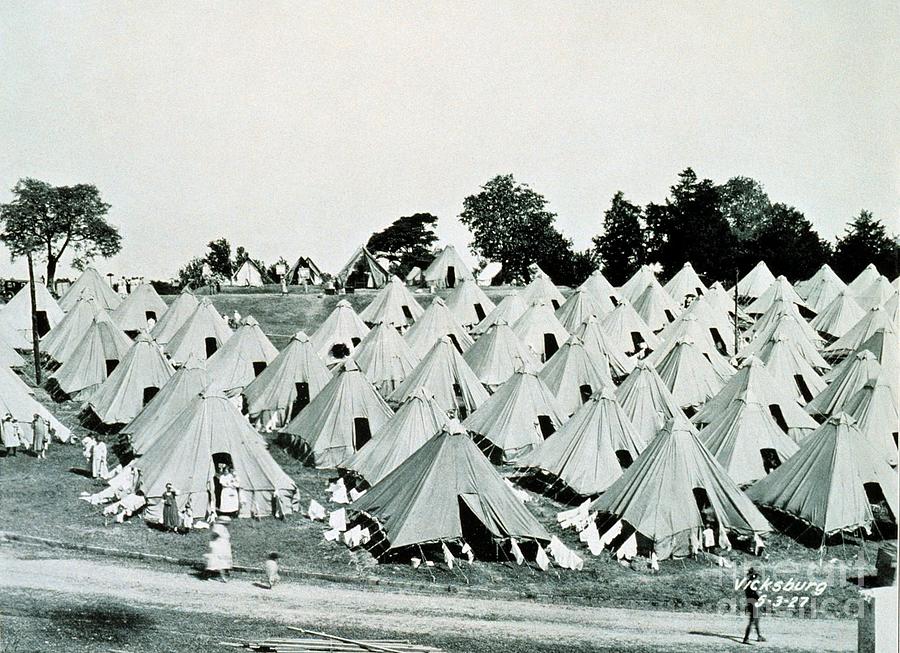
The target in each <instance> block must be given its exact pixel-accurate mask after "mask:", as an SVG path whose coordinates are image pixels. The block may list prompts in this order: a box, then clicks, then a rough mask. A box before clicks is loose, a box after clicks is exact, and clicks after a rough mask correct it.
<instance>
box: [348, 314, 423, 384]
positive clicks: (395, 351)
mask: <svg viewBox="0 0 900 653" xmlns="http://www.w3.org/2000/svg"><path fill="white" fill-rule="evenodd" d="M351 359H352V360H354V361H356V364H357V365H359V367H360V369H361V370H362V371H363V373H365V375H366V377H367V378H368V379H369V381H371V383H372V385H374V386H375V389H376V390H378V392H379V393H380V394H381V396H382V397H387V396H388V395H389V394H391V393H392V392H393V391H394V389H395V388H396V387H397V386H399V385H400V384H401V383H402V382H403V379H405V378H406V377H407V376H408V375H409V374H410V372H412V371H413V370H414V369H415V367H416V365H418V364H419V357H418V356H417V355H416V354H415V352H413V351H412V350H411V349H410V348H409V345H407V344H406V341H405V340H403V337H402V336H401V335H400V334H399V333H397V329H396V328H395V327H394V325H392V324H386V323H381V324H377V325H375V327H374V328H373V329H372V330H371V331H369V334H368V335H367V336H366V337H365V338H363V340H362V342H360V343H359V347H357V348H356V350H355V351H354V352H353V355H352V356H351Z"/></svg>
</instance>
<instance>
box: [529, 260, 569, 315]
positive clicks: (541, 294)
mask: <svg viewBox="0 0 900 653" xmlns="http://www.w3.org/2000/svg"><path fill="white" fill-rule="evenodd" d="M521 293H522V300H523V301H524V302H525V305H526V306H531V305H533V304H544V303H546V304H549V305H550V306H552V307H553V308H552V310H553V311H555V310H557V309H558V308H559V307H560V306H562V305H563V302H565V301H566V298H565V297H563V295H562V293H561V292H559V290H558V289H557V287H556V286H554V285H553V281H552V280H551V279H550V277H548V276H547V275H546V274H545V273H544V272H542V271H541V270H540V269H538V272H537V274H535V275H534V278H533V279H532V280H531V283H529V284H528V285H527V286H525V287H524V288H523V289H522V290H521Z"/></svg>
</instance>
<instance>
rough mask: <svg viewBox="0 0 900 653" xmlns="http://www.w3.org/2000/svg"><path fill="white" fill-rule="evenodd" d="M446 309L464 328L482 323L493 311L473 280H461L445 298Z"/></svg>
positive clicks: (485, 296) (489, 302) (492, 303)
mask: <svg viewBox="0 0 900 653" xmlns="http://www.w3.org/2000/svg"><path fill="white" fill-rule="evenodd" d="M447 308H449V309H450V312H451V313H453V315H454V316H455V317H456V321H457V322H459V323H460V324H461V325H463V326H464V327H466V328H469V327H472V326H474V325H476V324H478V323H480V322H483V321H484V320H485V319H486V317H487V315H488V314H489V313H492V312H493V310H494V302H492V301H491V300H490V299H489V298H488V296H487V295H485V294H484V291H483V290H482V289H481V288H479V287H478V284H477V283H475V281H474V280H473V279H463V280H462V281H461V282H460V283H459V284H457V286H456V288H455V289H454V290H453V292H451V293H450V295H449V296H448V297H447Z"/></svg>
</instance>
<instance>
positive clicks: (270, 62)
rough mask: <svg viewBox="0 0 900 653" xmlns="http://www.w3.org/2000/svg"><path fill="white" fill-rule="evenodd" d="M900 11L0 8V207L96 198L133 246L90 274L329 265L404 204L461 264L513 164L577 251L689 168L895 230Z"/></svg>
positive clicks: (654, 6) (457, 6)
mask: <svg viewBox="0 0 900 653" xmlns="http://www.w3.org/2000/svg"><path fill="white" fill-rule="evenodd" d="M738 4H742V5H743V6H741V7H739V6H738ZM898 7H900V5H898V4H897V3H896V2H887V1H885V2H875V3H864V2H846V1H841V2H784V3H768V2H753V3H749V2H748V3H735V2H709V3H704V2H674V1H673V2H620V3H613V2H596V1H591V2H582V3H577V2H566V3H548V2H497V1H496V0H492V1H491V2H486V1H485V2H480V3H475V2H471V3H468V2H448V3H437V2H421V3H415V4H411V3H410V4H407V3H390V2H378V3H370V2H359V3H353V2H349V3H347V2H327V3H319V2H302V3H300V2H286V3H274V2H248V3H237V2H228V3H223V2H207V3H202V4H195V3H182V2H174V3H160V2H115V3H111V2H104V3H100V2H74V1H72V2H58V1H55V2H47V3H42V2H36V1H34V0H29V1H28V2H12V1H9V0H0V70H2V78H0V201H8V200H9V199H10V194H9V190H8V189H9V188H11V187H12V186H13V185H14V184H15V182H16V180H17V179H19V178H20V177H24V176H33V177H37V178H40V179H43V180H45V181H48V182H50V183H53V184H59V185H61V184H73V183H78V182H88V183H93V184H96V185H97V186H98V187H99V188H100V190H101V192H102V194H103V197H104V198H105V199H106V201H107V202H109V203H110V204H112V209H111V210H110V213H109V219H110V220H111V221H112V222H113V223H115V224H117V225H119V227H120V228H121V230H122V233H123V236H124V248H123V251H122V253H121V254H120V255H119V256H117V257H116V258H115V259H113V260H112V261H110V262H100V263H98V267H99V268H100V269H101V270H103V271H107V270H112V271H115V272H117V273H128V274H135V275H137V274H145V275H148V276H154V277H165V276H171V275H174V274H175V272H176V271H177V269H178V268H179V267H180V266H181V265H182V264H183V263H184V262H185V261H187V260H188V259H189V258H191V257H192V256H195V255H199V254H201V253H202V252H203V250H204V246H205V244H206V242H207V241H209V240H210V239H212V238H215V237H217V236H226V237H227V238H228V239H229V240H230V241H231V242H232V244H233V245H239V244H242V245H244V246H245V247H246V248H247V249H248V250H249V251H250V252H251V254H252V255H253V256H254V257H257V258H261V259H263V260H264V261H266V262H267V263H268V262H272V261H274V260H276V259H277V258H278V256H280V255H283V256H285V257H286V258H288V259H291V260H292V259H294V258H296V257H297V256H298V255H301V254H303V255H310V256H312V257H313V258H314V259H316V260H317V261H318V262H319V263H320V265H321V266H322V267H324V268H325V269H328V270H331V271H336V270H337V269H338V268H340V267H341V265H342V264H343V263H344V261H345V259H346V258H347V257H348V256H349V255H350V254H351V253H352V251H353V250H354V249H355V248H356V247H357V246H358V245H359V244H360V243H361V242H364V241H365V240H366V239H367V238H368V236H369V234H370V233H371V232H372V231H374V230H377V229H380V228H382V227H384V226H386V225H387V224H389V223H390V222H391V221H393V220H394V219H396V218H397V217H399V216H401V215H409V214H411V213H414V212H431V213H434V214H436V215H438V216H439V217H440V221H439V226H438V233H439V235H440V236H441V239H442V241H444V242H450V243H453V244H455V245H457V247H458V248H459V249H460V250H461V251H462V250H465V249H467V247H466V246H467V243H468V237H467V232H466V230H465V229H464V228H463V227H462V226H461V225H460V224H459V222H458V220H457V218H456V216H457V215H458V214H459V212H460V210H461V208H462V200H463V198H464V197H465V196H466V195H470V194H472V193H474V192H477V191H478V189H479V187H480V186H481V185H482V184H483V183H485V182H486V181H487V180H488V179H490V178H491V177H492V176H494V175H496V174H500V173H508V172H511V173H513V174H515V176H516V178H517V179H518V180H520V181H523V182H527V183H529V184H530V185H531V186H532V187H534V188H535V189H536V190H538V191H539V192H541V193H542V194H544V195H545V196H546V197H547V198H548V200H549V202H550V207H551V209H552V210H553V211H555V212H556V213H557V214H558V215H559V218H558V224H559V227H560V229H561V230H562V231H563V232H564V233H565V234H566V235H568V236H570V237H572V238H573V239H574V241H575V244H576V246H577V247H579V248H582V247H586V246H587V245H588V244H589V242H590V238H591V236H593V235H594V234H596V233H597V232H598V230H599V227H600V221H601V218H602V213H603V211H604V210H605V209H606V208H607V207H608V206H609V200H610V197H611V196H612V195H613V193H614V192H615V191H617V190H619V189H621V190H623V191H624V192H625V194H626V196H627V197H628V198H629V199H631V200H632V201H636V202H640V203H645V202H648V201H661V200H662V199H663V198H664V197H665V195H666V193H667V190H668V187H669V186H670V185H672V184H673V183H674V181H675V179H676V175H677V173H678V172H679V171H680V170H681V169H683V168H684V167H686V166H692V167H693V168H694V169H695V170H696V171H697V173H698V174H699V175H701V176H703V177H710V178H712V179H713V180H716V181H720V182H721V181H725V180H726V179H728V178H729V177H731V176H734V175H747V176H751V177H754V178H756V179H758V180H759V181H761V182H762V183H763V184H764V185H765V187H766V189H767V191H768V192H769V195H770V197H772V199H773V200H776V201H782V202H785V203H788V204H791V205H794V206H796V207H797V208H798V209H800V210H801V211H803V212H804V213H805V214H806V215H807V217H809V218H810V219H811V220H812V221H813V223H814V225H815V226H816V227H817V228H818V229H819V231H820V232H821V233H822V235H824V236H826V237H829V238H830V237H833V236H834V235H835V234H836V233H840V232H841V231H842V230H843V225H844V224H845V223H846V221H847V220H848V219H849V218H850V217H851V216H852V215H854V214H856V213H858V212H859V210H860V209H862V208H868V209H870V210H872V211H874V212H875V214H876V215H877V216H879V217H880V218H882V219H883V220H884V221H885V222H886V223H887V224H889V225H890V226H891V228H892V229H896V225H897V218H898V215H900V143H898V129H897V116H898V115H900V91H898V89H900V86H898V79H900V75H898V72H900V71H898V63H897V62H898V61H900V57H898V51H897V43H898V42H900V9H898ZM23 269H24V266H23V265H20V264H15V265H11V264H10V263H9V258H8V256H7V255H6V253H5V252H3V254H2V256H0V275H7V276H8V275H10V274H12V273H17V274H22V270H23Z"/></svg>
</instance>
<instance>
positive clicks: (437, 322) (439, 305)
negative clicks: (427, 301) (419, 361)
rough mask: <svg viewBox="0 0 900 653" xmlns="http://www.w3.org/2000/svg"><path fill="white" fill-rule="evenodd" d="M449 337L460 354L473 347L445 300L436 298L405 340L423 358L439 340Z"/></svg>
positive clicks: (406, 334)
mask: <svg viewBox="0 0 900 653" xmlns="http://www.w3.org/2000/svg"><path fill="white" fill-rule="evenodd" d="M444 337H449V338H450V340H451V341H452V342H453V344H454V346H456V348H457V349H458V350H459V353H460V354H464V353H465V352H466V350H468V348H469V347H471V346H472V343H473V342H474V340H472V337H471V336H470V335H469V334H468V333H466V330H465V329H463V328H462V326H460V324H459V323H458V322H457V321H456V318H455V317H454V316H453V314H452V313H451V312H450V310H449V309H448V308H447V305H446V304H445V303H444V300H443V299H441V298H440V297H435V298H434V301H432V302H431V305H430V306H429V307H428V308H427V309H426V310H425V312H424V313H423V314H422V317H420V318H419V319H418V320H416V323H415V324H413V325H412V326H411V327H409V329H408V330H407V332H406V333H405V334H404V336H403V339H404V340H405V341H406V344H407V345H409V348H410V350H412V352H413V353H414V354H415V355H416V356H417V357H418V358H421V357H422V356H424V355H425V354H427V353H428V352H429V350H430V349H431V348H432V347H433V346H434V343H436V342H437V341H438V340H440V339H441V338H444Z"/></svg>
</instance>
